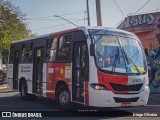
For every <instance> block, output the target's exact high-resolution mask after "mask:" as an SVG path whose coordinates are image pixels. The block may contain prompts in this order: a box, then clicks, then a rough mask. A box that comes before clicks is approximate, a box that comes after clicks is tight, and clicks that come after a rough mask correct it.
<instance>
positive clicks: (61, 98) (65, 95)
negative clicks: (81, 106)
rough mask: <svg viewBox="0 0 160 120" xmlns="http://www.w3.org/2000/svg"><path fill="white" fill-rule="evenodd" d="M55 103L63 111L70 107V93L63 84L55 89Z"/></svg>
mask: <svg viewBox="0 0 160 120" xmlns="http://www.w3.org/2000/svg"><path fill="white" fill-rule="evenodd" d="M56 103H57V105H58V107H59V108H60V109H61V110H63V111H69V110H71V109H72V104H71V97H70V93H69V90H68V89H67V87H66V86H65V85H63V86H61V87H60V88H59V89H58V90H57V94H56Z"/></svg>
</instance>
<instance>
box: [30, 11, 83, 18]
mask: <svg viewBox="0 0 160 120" xmlns="http://www.w3.org/2000/svg"><path fill="white" fill-rule="evenodd" d="M82 12H84V11H83V10H81V11H79V12H74V13H67V14H62V15H60V16H67V15H73V14H78V13H82ZM51 17H54V15H51V16H43V17H33V18H28V19H41V18H51Z"/></svg>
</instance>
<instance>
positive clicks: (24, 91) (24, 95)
mask: <svg viewBox="0 0 160 120" xmlns="http://www.w3.org/2000/svg"><path fill="white" fill-rule="evenodd" d="M20 94H21V98H22V99H23V100H35V99H36V96H35V95H33V94H28V93H27V83H26V81H25V80H23V81H22V83H21V88H20Z"/></svg>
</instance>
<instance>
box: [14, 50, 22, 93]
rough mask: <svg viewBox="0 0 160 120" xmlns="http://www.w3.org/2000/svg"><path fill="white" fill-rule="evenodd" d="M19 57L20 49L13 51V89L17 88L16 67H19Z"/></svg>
mask: <svg viewBox="0 0 160 120" xmlns="http://www.w3.org/2000/svg"><path fill="white" fill-rule="evenodd" d="M19 58H20V51H19V50H15V51H14V59H13V89H17V90H18V67H19Z"/></svg>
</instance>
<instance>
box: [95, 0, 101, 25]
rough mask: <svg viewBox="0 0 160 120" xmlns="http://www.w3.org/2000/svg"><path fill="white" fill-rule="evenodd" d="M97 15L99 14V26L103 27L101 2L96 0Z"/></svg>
mask: <svg viewBox="0 0 160 120" xmlns="http://www.w3.org/2000/svg"><path fill="white" fill-rule="evenodd" d="M96 13H97V26H102V18H101V4H100V0H96Z"/></svg>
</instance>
